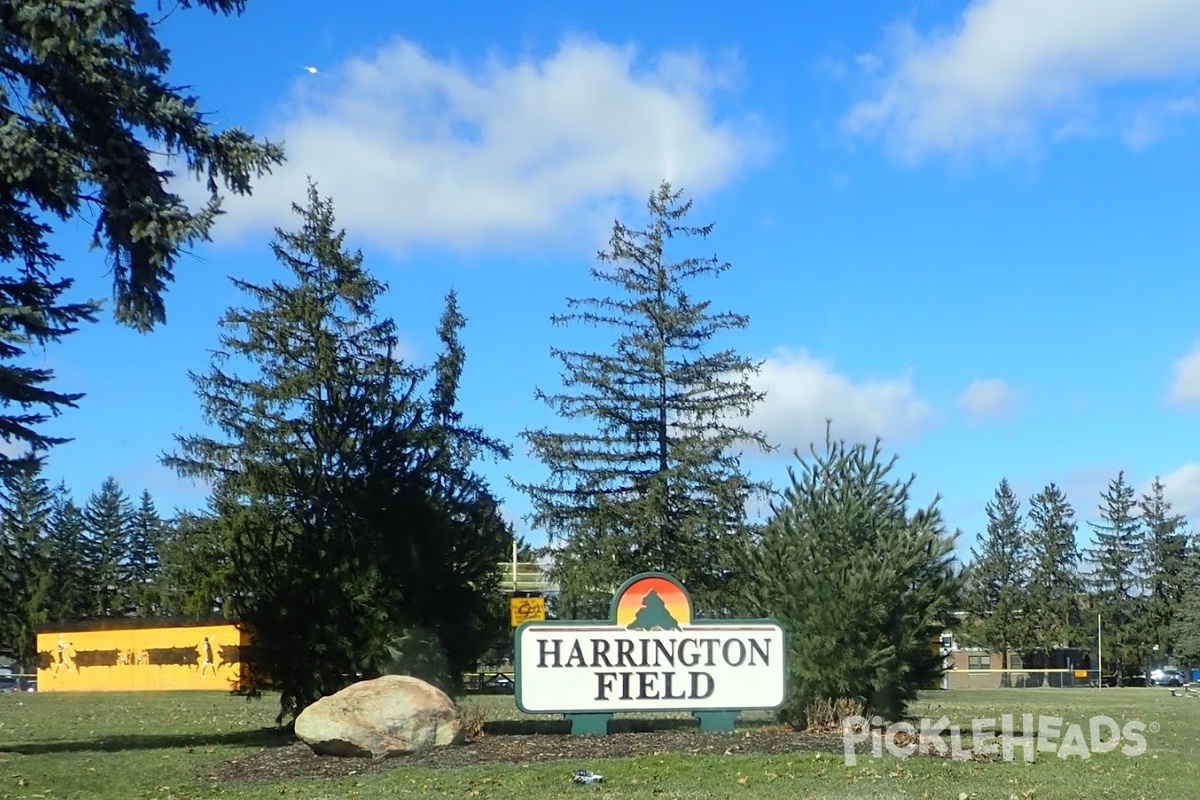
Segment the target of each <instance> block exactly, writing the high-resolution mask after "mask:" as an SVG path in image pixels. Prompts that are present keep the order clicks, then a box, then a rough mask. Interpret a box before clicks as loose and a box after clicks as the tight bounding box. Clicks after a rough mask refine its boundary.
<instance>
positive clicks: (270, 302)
mask: <svg viewBox="0 0 1200 800" xmlns="http://www.w3.org/2000/svg"><path fill="white" fill-rule="evenodd" d="M294 209H295V211H296V213H297V214H298V215H299V216H300V218H301V222H300V225H299V228H298V229H297V230H296V231H294V232H285V231H283V230H277V232H276V240H275V242H274V243H273V245H272V249H273V252H274V254H275V256H276V258H277V259H278V260H279V262H280V263H281V264H282V266H283V267H284V269H285V271H286V273H287V274H288V277H289V278H290V281H287V282H285V281H282V280H275V281H272V282H271V283H269V284H266V285H256V284H252V283H249V282H246V281H235V282H234V283H235V285H236V286H237V287H238V288H239V289H241V290H242V292H244V293H245V294H246V295H247V296H248V297H249V298H250V299H251V300H252V301H253V304H252V305H251V306H249V307H235V308H231V309H230V310H229V311H228V312H227V313H226V314H225V316H224V317H223V319H222V322H221V328H222V330H223V333H222V335H221V340H220V341H221V352H220V353H219V354H217V355H216V356H215V357H214V359H213V363H212V365H211V367H210V369H209V371H208V372H207V373H206V374H204V375H196V374H193V375H192V379H193V382H194V383H195V385H196V389H197V395H198V396H199V398H200V400H201V402H202V404H203V407H204V411H205V417H206V418H207V419H208V420H209V421H210V422H211V424H212V426H213V427H214V429H215V431H216V432H217V433H218V434H219V438H218V436H202V435H189V436H183V437H178V439H177V442H178V452H177V453H175V454H172V455H168V456H167V457H166V458H164V463H166V464H167V465H168V466H172V467H174V468H176V469H178V470H179V471H180V472H181V473H182V474H184V475H187V476H194V477H201V478H205V479H208V480H209V481H210V482H212V483H213V484H215V485H216V486H217V487H218V489H219V492H218V493H216V494H214V496H213V505H214V510H215V512H216V514H217V517H218V520H219V526H220V529H221V537H222V539H223V540H224V541H225V543H226V547H227V550H228V554H229V559H230V572H229V575H230V581H229V586H228V596H227V599H226V602H225V609H226V613H229V614H230V615H232V616H234V617H236V618H238V619H239V620H241V621H243V622H244V623H245V624H246V625H247V626H248V627H249V628H250V630H251V631H252V634H253V636H254V638H255V643H256V648H257V650H256V652H257V653H258V654H259V659H260V660H259V665H260V666H261V668H262V671H263V672H262V674H261V675H259V676H258V677H262V676H266V677H268V678H269V680H270V681H271V683H272V684H273V685H274V686H276V687H278V688H279V690H280V715H279V719H280V720H281V721H282V720H284V719H285V718H287V717H289V716H294V715H296V714H298V713H299V712H300V711H302V710H303V709H304V708H305V707H306V706H307V705H309V704H310V703H312V702H313V701H315V700H317V699H319V698H320V697H322V696H324V695H327V694H331V693H333V692H336V691H338V690H340V689H342V688H343V687H344V686H345V685H347V683H349V682H351V681H353V680H355V679H356V676H358V675H371V674H376V673H378V672H379V671H381V670H382V669H383V668H384V667H385V665H386V664H388V663H390V662H392V661H393V660H394V658H395V655H396V654H395V652H394V648H390V647H389V645H393V644H394V643H396V642H398V641H399V642H404V643H409V642H412V641H414V640H419V641H421V642H426V643H427V642H429V639H430V635H432V636H433V637H435V638H438V637H440V638H441V646H442V648H443V650H444V654H450V655H451V656H452V657H453V659H454V663H453V666H455V667H457V666H458V665H459V664H460V663H461V661H462V660H463V659H467V658H469V656H470V654H469V653H468V652H466V651H467V650H468V649H469V648H466V647H464V646H463V641H464V640H466V639H468V638H469V637H471V636H473V635H474V631H475V626H476V625H478V624H479V623H480V621H481V620H482V619H484V618H485V612H486V611H487V610H488V608H489V607H490V597H489V596H488V595H487V593H486V592H487V589H488V586H489V585H490V584H489V580H492V581H494V580H496V578H497V576H496V563H497V562H498V561H500V560H501V559H503V557H504V555H505V550H506V545H507V543H508V542H509V541H511V538H508V539H505V540H504V541H503V543H502V544H501V546H500V547H498V548H495V549H491V547H492V545H488V546H481V545H480V544H479V543H480V541H484V540H486V541H488V542H494V541H495V540H496V537H497V536H500V535H501V533H499V532H500V531H503V535H508V532H507V530H506V529H504V528H501V527H500V526H502V524H503V523H502V520H501V519H500V516H499V503H498V502H497V501H496V500H495V498H493V497H491V495H490V494H489V493H488V492H487V491H486V487H484V486H483V485H482V482H480V481H476V480H474V479H473V476H472V475H471V474H470V473H469V472H468V471H467V469H466V464H467V463H468V461H469V456H470V454H471V452H472V451H471V448H472V447H479V446H482V445H483V444H484V443H485V441H486V440H485V439H483V437H482V436H480V435H477V433H478V432H470V431H467V430H466V429H464V428H462V427H461V426H460V425H459V420H458V418H457V415H456V412H455V411H454V408H453V396H454V392H455V391H456V380H457V377H456V376H457V368H455V367H453V366H452V365H450V364H447V363H440V364H439V366H440V368H441V371H440V373H439V376H438V380H437V381H436V382H435V392H434V397H435V399H434V401H430V400H429V399H427V398H425V397H423V396H421V395H420V394H419V391H418V390H419V388H420V385H421V384H422V383H423V381H424V380H425V379H426V378H427V377H428V373H429V370H426V369H420V368H417V367H414V366H411V365H408V364H405V363H404V362H403V361H402V360H401V359H400V358H399V357H398V356H397V355H396V350H397V347H398V340H397V335H396V331H395V323H394V321H392V320H390V319H379V318H378V317H377V316H376V313H375V304H376V302H377V300H378V299H379V297H380V296H381V295H382V294H383V292H384V291H385V289H386V287H385V286H384V284H382V283H381V282H379V281H378V280H376V279H375V278H374V277H372V276H371V275H370V274H369V273H368V272H367V270H366V269H365V268H364V266H363V263H362V262H363V258H362V254H361V252H349V251H347V250H346V249H345V247H344V241H345V232H344V231H341V230H338V229H337V227H336V222H335V217H334V213H333V203H332V201H331V200H328V199H325V198H322V197H321V196H320V195H319V194H318V192H317V189H316V187H315V186H313V185H310V186H309V191H308V203H307V205H305V206H299V205H296V206H294ZM450 328H452V329H455V330H456V329H457V323H451V324H450ZM450 358H451V360H454V361H456V363H459V364H461V352H459V353H457V354H456V355H454V356H451V357H450ZM230 359H236V364H235V365H236V366H238V367H241V368H242V371H241V372H240V373H238V372H233V371H232V369H230V368H229V367H230V365H229V363H228V362H229V360H230Z"/></svg>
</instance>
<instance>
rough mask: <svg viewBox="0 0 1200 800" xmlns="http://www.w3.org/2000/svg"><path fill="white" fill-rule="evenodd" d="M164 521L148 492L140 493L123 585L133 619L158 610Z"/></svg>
mask: <svg viewBox="0 0 1200 800" xmlns="http://www.w3.org/2000/svg"><path fill="white" fill-rule="evenodd" d="M162 537H163V521H162V517H160V516H159V515H158V509H156V508H155V507H154V498H153V497H151V496H150V492H149V491H147V490H142V495H141V497H140V498H138V506H137V509H136V510H135V511H134V512H133V519H132V520H131V525H130V531H129V561H128V563H127V564H126V565H125V575H124V583H125V585H126V586H127V587H128V591H129V601H130V611H131V613H133V615H134V616H138V617H152V616H155V615H157V614H158V613H159V612H160V609H161V605H162V604H161V601H160V598H159V590H158V585H157V584H158V571H159V567H160V564H159V555H158V550H159V547H160V546H161V544H162Z"/></svg>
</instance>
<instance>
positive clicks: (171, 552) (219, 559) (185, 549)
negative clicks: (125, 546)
mask: <svg viewBox="0 0 1200 800" xmlns="http://www.w3.org/2000/svg"><path fill="white" fill-rule="evenodd" d="M216 505H219V501H218V503H217V504H214V503H212V502H210V510H209V513H206V514H194V513H191V512H182V513H179V514H177V515H176V516H175V517H174V519H172V520H170V521H169V522H167V523H164V525H163V538H162V552H161V559H162V560H161V564H160V568H159V571H158V582H157V587H158V596H159V597H160V598H161V602H162V613H163V614H165V615H167V616H179V617H194V618H203V617H208V616H210V615H212V614H220V613H222V612H223V611H224V607H225V602H226V600H227V598H228V593H229V586H230V569H231V565H230V559H229V551H228V549H227V547H226V542H225V537H224V530H223V528H222V526H221V520H220V519H219V518H218V516H217V515H216V514H215V513H214V511H215V506H216Z"/></svg>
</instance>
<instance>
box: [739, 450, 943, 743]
mask: <svg viewBox="0 0 1200 800" xmlns="http://www.w3.org/2000/svg"><path fill="white" fill-rule="evenodd" d="M811 454H812V457H811V459H806V458H803V457H802V456H801V454H800V453H799V452H797V453H796V458H797V460H798V461H799V462H800V464H799V465H798V466H797V467H789V469H788V474H789V477H790V484H791V485H790V486H788V487H787V488H786V489H785V490H784V492H783V496H782V500H781V501H780V503H779V504H778V505H775V506H773V508H772V511H773V513H772V516H771V518H770V520H769V522H768V523H767V525H766V528H765V530H764V532H763V535H762V538H761V540H759V541H757V542H754V543H753V544H750V545H748V546H746V547H745V548H744V549H743V550H742V551H741V558H740V561H741V571H742V573H743V574H745V575H748V576H753V580H747V581H744V582H741V583H740V584H739V590H738V592H739V596H740V597H741V599H742V601H743V602H744V603H745V605H744V606H743V607H742V609H741V611H742V613H745V614H747V615H751V616H754V617H758V616H766V617H772V618H774V619H777V620H779V622H780V623H781V624H782V625H783V627H784V629H785V630H786V631H787V642H788V662H787V670H788V671H787V678H788V696H787V700H786V704H785V706H784V708H783V711H782V716H783V718H784V720H785V721H787V722H790V723H792V724H797V725H803V724H805V723H806V721H807V717H806V714H807V712H808V710H809V708H810V707H811V706H812V705H813V704H814V703H819V702H827V701H838V700H850V701H854V702H857V703H860V704H862V705H863V706H864V707H865V709H866V711H867V712H868V713H878V714H880V715H881V716H883V717H884V718H885V719H889V720H897V719H900V718H902V716H903V715H904V713H905V710H906V708H907V707H908V705H909V704H910V703H911V702H912V701H913V700H914V699H915V698H916V697H917V693H918V692H919V691H920V690H922V689H926V688H929V687H930V686H931V685H933V684H934V682H935V681H936V680H937V678H938V676H939V675H940V673H941V669H942V666H941V658H940V656H939V655H938V652H937V649H936V647H935V646H934V645H933V643H935V642H936V641H937V639H938V636H939V635H940V634H941V633H942V631H943V630H946V629H952V628H953V627H954V626H955V622H954V618H953V614H954V612H955V611H957V610H958V609H959V608H960V603H961V600H962V594H961V593H962V589H963V577H962V574H961V572H960V570H959V569H958V568H957V566H956V564H955V560H954V546H955V541H956V538H957V533H954V534H950V533H948V532H947V531H946V529H945V526H944V524H943V522H942V517H941V512H940V511H939V510H938V508H937V502H938V501H937V500H936V499H935V500H934V501H933V503H931V504H930V505H929V506H927V507H924V508H915V509H914V508H911V503H912V500H911V494H910V493H911V487H912V483H913V481H914V480H915V476H914V477H909V478H907V479H898V478H896V477H894V476H893V471H894V468H895V464H896V462H897V460H898V458H897V457H895V456H893V457H892V458H891V459H884V458H883V457H882V450H881V446H880V443H879V442H878V441H876V443H875V446H874V447H873V448H868V447H867V446H866V445H863V444H855V445H848V444H846V443H845V442H844V441H833V440H832V439H829V438H827V439H826V445H825V450H824V452H817V450H816V448H815V447H814V448H812V451H811Z"/></svg>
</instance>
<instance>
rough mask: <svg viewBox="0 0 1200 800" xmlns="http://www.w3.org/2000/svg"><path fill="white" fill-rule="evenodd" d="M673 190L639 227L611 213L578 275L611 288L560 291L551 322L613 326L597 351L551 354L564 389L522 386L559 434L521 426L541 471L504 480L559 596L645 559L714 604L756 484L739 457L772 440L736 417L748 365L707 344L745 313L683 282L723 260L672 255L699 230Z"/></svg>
mask: <svg viewBox="0 0 1200 800" xmlns="http://www.w3.org/2000/svg"><path fill="white" fill-rule="evenodd" d="M682 196H683V195H682V192H680V191H676V190H674V189H672V188H671V186H670V185H669V184H668V183H665V182H664V183H662V184H661V185H660V186H659V188H658V189H657V191H655V192H653V193H652V194H651V195H650V198H649V203H648V211H649V221H648V224H647V225H646V226H645V227H644V228H642V229H639V230H635V229H632V228H629V227H627V226H626V225H624V224H622V223H621V222H616V223H615V224H614V226H613V233H612V237H611V240H610V247H609V249H608V250H606V251H604V252H601V253H600V254H599V256H598V262H599V263H598V264H597V265H596V266H595V267H593V269H592V271H591V274H592V276H593V277H594V278H595V279H596V280H597V281H600V282H601V283H604V284H608V285H609V286H611V287H612V293H611V295H609V296H601V297H591V298H582V299H576V298H571V299H569V300H568V307H569V308H570V309H571V311H570V313H567V314H562V315H556V316H554V317H552V321H553V323H554V324H555V325H568V324H572V323H578V324H582V325H587V326H598V327H601V328H607V329H611V330H614V331H615V332H616V339H615V341H613V343H612V346H611V348H610V349H609V350H608V351H607V352H583V351H577V350H572V349H570V348H567V347H556V348H553V349H552V350H551V354H552V355H553V356H554V357H555V358H557V359H558V360H559V361H560V362H561V363H562V365H563V367H564V369H565V374H564V384H565V386H564V391H563V392H561V393H556V394H552V393H547V392H544V391H541V390H540V389H539V390H538V391H537V392H536V397H537V398H538V399H539V400H541V401H543V402H545V403H546V404H547V405H548V406H549V407H551V408H552V409H553V410H554V411H555V412H556V413H557V415H558V416H559V417H560V418H561V419H562V420H563V422H564V429H560V430H558V431H552V430H550V429H541V430H527V431H525V432H524V433H523V434H522V435H523V437H524V438H525V440H526V441H527V442H528V444H529V446H530V447H531V449H532V451H533V453H534V455H535V456H536V457H537V458H538V459H539V460H540V461H541V462H542V463H543V464H544V465H545V467H546V468H547V469H548V471H549V477H548V478H547V480H545V481H544V482H541V483H530V484H522V485H519V488H520V489H521V490H522V491H524V492H525V493H526V494H528V496H529V497H530V499H531V501H532V505H533V514H532V517H531V524H532V526H533V527H534V528H540V529H543V530H545V531H546V532H547V534H548V536H549V538H550V540H551V541H552V542H553V543H555V544H557V545H561V546H559V547H556V548H555V555H556V564H555V573H556V576H557V579H558V582H559V583H560V585H561V586H562V589H563V593H564V595H565V597H564V599H565V600H566V601H567V603H568V605H570V604H571V603H572V602H576V601H578V600H584V601H586V600H587V599H588V598H589V597H590V598H592V599H593V600H594V599H595V598H596V597H599V598H601V599H605V598H607V597H610V596H611V592H612V591H613V590H614V589H615V588H616V586H617V585H619V584H620V583H621V582H622V581H623V580H625V579H626V578H628V577H629V576H630V575H632V574H634V573H637V572H641V571H646V570H660V571H666V572H670V573H673V574H674V575H676V576H677V577H678V578H679V579H680V580H682V581H683V582H684V584H685V585H687V586H688V588H689V590H690V591H691V592H692V595H693V598H694V600H695V602H696V604H697V606H698V608H699V611H700V612H701V613H705V612H708V613H717V612H719V610H720V608H721V604H720V598H721V597H722V596H723V587H724V586H725V585H726V583H727V579H728V577H729V575H730V570H731V563H732V562H731V558H732V553H733V551H734V549H735V547H736V546H737V543H738V542H739V541H740V540H743V539H745V538H746V537H747V526H746V519H745V507H746V502H747V500H748V499H749V498H750V497H751V496H752V495H753V494H754V493H756V492H759V491H764V490H765V489H766V487H765V485H764V484H761V483H758V482H755V481H753V480H751V479H750V478H749V477H748V476H747V474H746V473H745V472H744V471H743V469H742V467H741V464H740V456H741V452H742V450H743V449H745V448H747V447H752V448H760V449H763V450H769V449H771V447H770V445H769V444H768V442H767V441H766V439H765V438H764V436H763V435H762V434H761V433H757V432H751V431H748V430H746V429H745V428H743V427H741V426H740V425H738V424H737V423H738V419H737V418H739V417H743V416H748V415H749V414H750V413H751V411H752V410H753V409H754V407H755V405H756V404H757V403H758V402H759V401H760V400H761V399H762V397H763V395H762V393H760V392H758V391H756V390H755V389H754V388H753V386H752V385H751V383H750V381H751V378H752V377H753V376H754V374H755V373H756V372H757V370H758V365H757V364H755V363H753V362H751V361H750V360H748V359H746V358H743V357H742V356H739V355H738V354H737V353H735V352H734V351H733V350H731V349H717V348H716V347H715V346H714V345H713V340H714V339H715V338H716V337H718V336H719V335H721V334H723V333H725V332H727V331H729V330H733V329H739V328H744V327H746V325H747V324H748V318H747V317H746V316H744V315H740V314H734V313H729V312H722V311H715V310H713V309H712V308H711V301H708V300H697V299H695V296H694V294H693V288H692V284H693V282H695V281H697V280H699V279H703V278H709V277H715V276H718V275H720V274H721V273H723V272H725V271H726V270H727V269H729V264H728V263H724V262H721V261H719V260H718V259H717V258H715V257H699V256H695V255H688V254H681V253H678V252H677V251H676V248H681V247H684V246H685V245H684V242H686V241H687V240H690V239H692V238H700V239H703V238H705V237H707V236H708V235H709V233H710V232H711V230H712V226H711V225H708V226H705V227H696V226H692V225H689V224H687V223H686V217H687V215H688V214H689V212H690V211H691V208H692V204H691V202H690V201H683V200H682Z"/></svg>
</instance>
